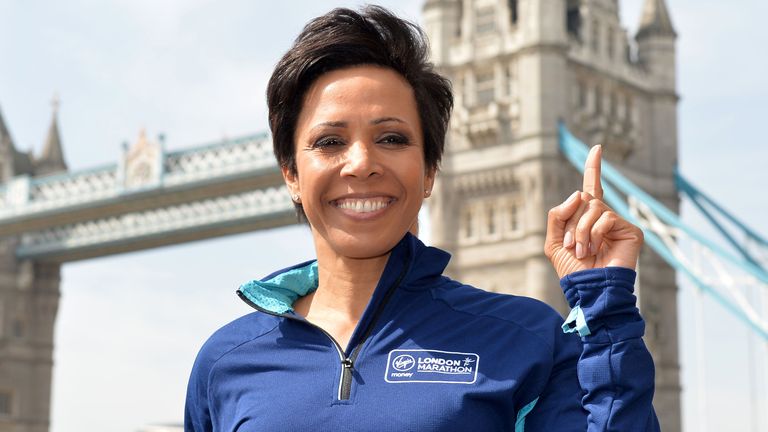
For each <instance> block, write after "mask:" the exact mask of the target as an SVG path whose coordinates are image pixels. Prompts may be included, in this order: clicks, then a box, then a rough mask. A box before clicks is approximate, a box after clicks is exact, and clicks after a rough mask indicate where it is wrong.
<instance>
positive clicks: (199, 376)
mask: <svg viewBox="0 0 768 432" xmlns="http://www.w3.org/2000/svg"><path fill="white" fill-rule="evenodd" d="M206 357H207V356H206V355H205V351H204V350H201V352H200V353H199V354H198V355H197V359H196V360H195V364H194V366H192V373H191V374H190V377H189V383H188V384H187V398H186V401H185V404H184V432H211V431H213V424H212V422H211V411H210V406H209V404H208V376H209V371H210V362H208V361H206Z"/></svg>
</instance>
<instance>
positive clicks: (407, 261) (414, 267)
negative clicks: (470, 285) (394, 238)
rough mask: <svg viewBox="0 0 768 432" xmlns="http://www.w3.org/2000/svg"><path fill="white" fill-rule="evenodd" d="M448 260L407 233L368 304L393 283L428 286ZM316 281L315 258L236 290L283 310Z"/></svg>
mask: <svg viewBox="0 0 768 432" xmlns="http://www.w3.org/2000/svg"><path fill="white" fill-rule="evenodd" d="M449 260H450V254H448V253H447V252H445V251H442V250H440V249H437V248H434V247H428V246H425V245H424V243H422V242H421V240H419V239H418V238H416V236H414V235H412V234H411V233H406V234H405V236H404V237H403V239H402V240H400V242H398V244H397V245H395V247H394V248H393V249H392V253H391V254H390V256H389V259H388V260H387V264H386V266H385V268H384V273H383V274H382V276H381V279H380V280H379V283H378V285H377V286H376V290H375V291H374V294H373V297H372V298H371V301H370V304H369V305H368V308H369V309H370V308H375V307H376V306H377V304H378V303H380V302H381V300H382V298H383V296H385V295H386V292H387V291H388V288H389V287H391V286H393V285H398V286H401V287H407V288H408V289H411V290H412V289H419V288H422V287H426V286H428V285H429V283H428V281H430V280H434V278H437V277H440V275H442V273H443V270H444V269H445V266H446V265H448V261H449ZM317 284H318V274H317V260H312V261H306V262H303V263H300V264H297V265H294V266H291V267H288V268H285V269H282V270H279V271H277V272H274V273H272V274H270V275H268V276H266V277H264V278H263V279H261V280H252V281H250V282H246V283H244V284H243V285H241V286H240V288H239V289H238V291H239V292H240V294H241V295H242V296H243V297H245V298H246V299H248V300H249V301H250V302H252V303H253V304H255V305H256V306H258V307H259V308H261V309H265V310H267V311H269V312H273V313H276V314H285V313H292V312H293V304H294V302H295V301H296V300H297V299H299V298H300V297H303V296H305V295H307V294H309V293H311V292H313V291H315V290H316V289H317Z"/></svg>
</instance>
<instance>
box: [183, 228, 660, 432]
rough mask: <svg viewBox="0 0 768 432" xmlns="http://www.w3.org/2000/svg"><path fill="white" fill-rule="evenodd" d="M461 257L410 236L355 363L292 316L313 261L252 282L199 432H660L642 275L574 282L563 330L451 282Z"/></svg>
mask: <svg viewBox="0 0 768 432" xmlns="http://www.w3.org/2000/svg"><path fill="white" fill-rule="evenodd" d="M448 260H449V255H448V254H447V253H446V252H443V251H441V250H439V249H436V248H432V247H426V246H424V245H423V244H422V243H421V242H420V241H419V240H418V239H417V238H415V237H413V236H411V235H410V234H407V235H406V236H405V238H403V240H402V241H401V242H400V243H399V244H398V245H397V246H396V247H395V248H394V249H393V251H392V254H391V256H390V258H389V260H388V262H387V265H386V268H385V270H384V273H383V275H382V277H381V279H380V281H379V284H378V286H377V287H376V290H375V292H374V294H373V297H372V298H371V301H370V303H369V305H368V307H367V308H366V310H365V313H364V314H363V316H362V318H361V320H360V322H359V324H358V326H357V327H356V329H355V331H354V333H353V335H352V337H351V339H350V341H349V344H348V347H347V349H346V351H344V350H342V349H341V347H340V346H339V345H338V343H336V341H335V340H333V338H332V337H331V336H330V335H328V334H327V333H325V332H324V331H323V330H322V329H321V328H319V327H317V326H314V325H313V324H311V323H309V322H308V321H306V320H305V319H303V318H302V317H300V316H299V315H296V314H295V313H294V312H293V310H292V308H291V305H292V304H293V302H294V301H295V300H296V299H297V298H298V297H300V296H302V295H306V294H307V293H308V292H311V291H312V290H313V289H315V288H316V286H317V266H316V263H315V262H308V263H303V264H300V265H298V266H294V267H291V268H289V269H285V270H282V271H280V272H277V273H274V274H272V275H270V276H267V277H266V278H265V279H263V280H262V281H252V282H249V283H247V284H245V285H243V286H242V287H240V289H239V290H238V294H239V295H240V297H241V298H242V299H243V300H245V301H246V302H247V303H249V304H251V305H252V306H253V307H254V308H256V309H257V310H258V311H257V312H254V313H252V314H249V315H246V316H244V317H242V318H240V319H237V320H235V321H234V322H232V323H230V324H228V325H226V326H224V327H223V328H222V329H220V330H218V331H217V332H216V333H215V334H214V335H213V336H211V338H210V339H209V340H208V341H207V342H206V343H205V345H204V346H203V348H202V349H201V350H200V353H199V354H198V357H197V359H196V361H195V365H194V367H193V370H192V375H191V377H190V381H189V386H188V389H187V400H186V410H185V431H197V432H202V431H235V430H238V431H387V430H392V431H469V430H472V431H513V430H514V431H516V432H518V431H523V430H524V431H580V432H581V431H585V430H586V431H608V430H610V431H656V430H659V426H658V422H657V420H656V416H655V413H654V411H653V407H652V405H651V400H652V398H653V388H654V368H653V362H652V359H651V356H650V354H649V353H648V350H647V349H646V348H645V345H644V343H643V341H642V339H641V336H642V335H643V331H644V323H643V321H642V319H641V318H640V315H639V313H638V310H637V308H636V307H635V297H634V295H632V287H633V283H634V278H635V273H634V272H633V271H632V270H629V269H624V268H619V267H614V268H608V269H596V270H585V271H581V272H576V273H573V274H571V275H569V276H567V277H565V278H563V279H562V280H561V285H562V287H563V289H564V291H565V295H566V298H567V299H568V302H569V303H570V304H571V306H572V307H574V310H573V312H572V313H571V316H569V318H568V319H567V320H566V323H565V324H563V323H562V318H561V317H560V316H559V315H558V314H557V312H555V311H554V310H553V309H551V308H550V307H549V306H547V305H546V304H544V303H542V302H539V301H537V300H534V299H530V298H526V297H518V296H511V295H503V294H494V293H489V292H485V291H482V290H479V289H476V288H473V287H470V286H467V285H462V284H461V283H459V282H456V281H453V280H451V279H449V278H447V277H445V276H443V275H442V272H443V270H444V268H445V266H446V265H447V263H448ZM561 325H562V326H561ZM561 327H562V328H561ZM564 330H565V331H564ZM566 332H578V333H579V334H580V335H582V337H581V338H579V337H578V336H577V335H576V334H568V333H566Z"/></svg>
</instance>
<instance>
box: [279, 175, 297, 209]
mask: <svg viewBox="0 0 768 432" xmlns="http://www.w3.org/2000/svg"><path fill="white" fill-rule="evenodd" d="M280 171H281V172H282V173H283V180H285V186H286V187H288V193H290V194H291V199H292V200H293V201H296V202H298V201H300V199H301V188H300V187H299V178H298V175H297V174H296V173H295V172H294V170H292V169H291V168H290V167H285V166H284V167H280ZM297 197H299V198H298V199H297Z"/></svg>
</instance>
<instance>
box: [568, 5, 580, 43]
mask: <svg viewBox="0 0 768 432" xmlns="http://www.w3.org/2000/svg"><path fill="white" fill-rule="evenodd" d="M579 3H580V0H568V6H567V9H566V23H567V26H568V33H570V34H572V35H573V36H576V39H578V40H581V12H580V11H579Z"/></svg>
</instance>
